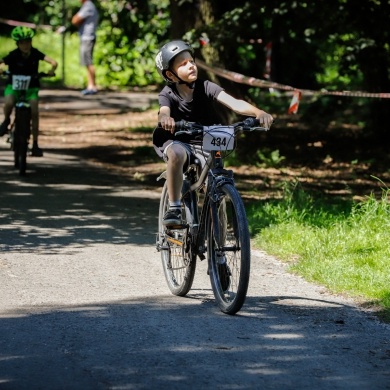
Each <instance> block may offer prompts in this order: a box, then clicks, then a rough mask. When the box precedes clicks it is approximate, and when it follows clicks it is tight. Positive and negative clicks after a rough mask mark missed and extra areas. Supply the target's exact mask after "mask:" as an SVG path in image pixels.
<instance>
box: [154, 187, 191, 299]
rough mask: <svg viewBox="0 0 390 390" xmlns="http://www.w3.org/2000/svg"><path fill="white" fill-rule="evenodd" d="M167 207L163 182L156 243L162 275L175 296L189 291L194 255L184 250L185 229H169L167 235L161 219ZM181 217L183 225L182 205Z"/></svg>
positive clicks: (166, 191)
mask: <svg viewBox="0 0 390 390" xmlns="http://www.w3.org/2000/svg"><path fill="white" fill-rule="evenodd" d="M168 208H169V201H168V189H167V183H166V182H165V184H164V187H163V190H162V194H161V199H160V209H159V217H158V232H159V234H158V240H159V243H158V244H159V247H160V253H161V260H162V266H163V270H164V276H165V279H166V282H167V284H168V287H169V289H170V291H171V293H172V294H173V295H177V296H185V295H186V294H187V293H188V291H190V289H191V287H192V283H193V281H194V275H195V269H196V256H195V255H193V254H192V252H191V251H188V252H186V249H188V247H189V246H187V245H185V241H186V240H187V239H188V237H187V233H186V229H177V230H176V229H175V230H171V231H170V234H169V236H168V235H167V232H166V228H165V226H163V224H162V220H163V217H164V214H165V212H166V211H167V209H168ZM187 212H189V210H187ZM182 218H183V225H185V224H186V220H187V217H186V210H185V208H184V207H183V209H182ZM170 236H171V237H170Z"/></svg>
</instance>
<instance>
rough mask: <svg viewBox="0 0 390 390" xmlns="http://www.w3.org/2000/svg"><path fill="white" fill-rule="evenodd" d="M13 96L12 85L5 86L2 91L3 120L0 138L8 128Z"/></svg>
mask: <svg viewBox="0 0 390 390" xmlns="http://www.w3.org/2000/svg"><path fill="white" fill-rule="evenodd" d="M15 100H16V97H15V94H14V90H13V89H12V85H7V86H6V88H5V91H4V107H3V112H4V120H3V122H2V123H1V125H0V136H3V135H4V134H5V133H6V132H7V131H8V126H9V124H10V122H11V119H10V118H11V114H12V109H13V107H14V105H15Z"/></svg>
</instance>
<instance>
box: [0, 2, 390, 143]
mask: <svg viewBox="0 0 390 390" xmlns="http://www.w3.org/2000/svg"><path fill="white" fill-rule="evenodd" d="M96 5H97V7H98V8H99V11H100V16H101V23H100V27H99V31H98V42H97V50H96V63H97V64H98V83H99V85H100V86H102V87H107V88H112V87H122V88H143V87H150V86H160V85H161V79H160V78H159V77H158V74H157V72H156V71H155V67H154V56H155V54H156V52H157V50H158V47H159V46H160V45H161V44H162V43H165V42H166V41H167V40H169V39H171V38H185V39H186V40H188V41H189V42H191V43H192V45H193V46H194V47H195V48H196V51H197V53H196V54H197V57H198V58H200V59H203V60H204V61H205V62H206V63H207V64H211V65H215V66H219V67H222V68H225V69H227V70H230V71H235V72H239V73H241V74H244V75H247V76H249V77H254V78H258V79H268V80H272V81H274V82H277V83H280V84H284V85H288V86H292V87H294V88H299V89H310V90H314V91H321V90H322V89H326V90H328V91H344V90H350V91H365V92H387V91H389V71H388V70H389V66H388V65H389V29H388V26H389V24H390V23H389V22H390V1H385V0H364V1H362V2H361V3H359V7H356V2H354V1H353V0H317V1H280V0H278V1H275V0H263V1H256V2H253V1H252V2H250V1H244V0H235V1H232V0H225V1H223V2H221V1H217V0H176V1H173V0H172V1H169V0H149V1H144V0H143V1H125V0H101V1H97V2H96ZM79 7H80V1H79V0H58V1H54V0H14V1H12V2H2V3H1V5H0V18H2V21H3V23H0V34H1V35H2V36H8V35H9V32H10V30H11V29H12V26H10V25H8V24H6V23H4V20H6V19H11V20H18V21H23V22H31V23H35V24H37V25H38V26H42V27H43V28H41V29H40V31H41V33H42V34H45V35H46V36H47V37H49V38H48V39H50V41H51V42H57V46H58V49H60V46H61V45H62V42H61V39H62V38H61V37H59V36H58V34H55V33H54V31H55V30H56V29H57V28H58V27H59V26H61V25H64V24H65V25H69V21H70V18H71V16H72V15H73V14H74V13H75V12H76V11H77V10H78V8H79ZM51 34H54V35H57V36H56V37H53V36H51ZM65 35H66V37H65V40H64V42H65V44H66V45H67V47H68V48H69V47H70V48H74V50H73V52H75V55H74V57H72V63H74V62H76V61H78V56H77V48H76V45H77V44H78V42H77V35H76V32H75V31H73V32H72V30H71V29H70V32H67V33H66V34H65ZM205 42H206V43H207V44H205V45H203V44H204V43H205ZM270 44H271V45H272V54H271V57H270V59H271V61H270V63H268V64H266V60H267V55H266V53H267V51H266V49H267V47H270V46H269V45H270ZM267 45H268V46H267ZM3 46H4V45H3ZM5 49H8V48H6V47H3V48H1V49H0V54H4V52H6V50H5ZM66 53H67V51H66ZM65 61H66V58H65ZM68 66H70V65H68V64H67V65H66V67H65V66H63V69H64V70H65V72H66V69H67V68H68ZM267 66H268V67H267ZM76 73H77V72H76ZM72 74H74V72H72V70H70V71H69V76H71V75H72ZM69 76H68V77H67V75H66V74H65V83H66V84H67V85H68V86H72V83H73V84H74V82H72V79H71V78H69ZM60 77H62V75H61V76H60ZM207 77H211V78H214V77H215V76H214V75H210V74H208V75H207ZM217 81H218V82H219V83H221V84H222V85H223V86H224V87H226V88H228V89H229V90H230V92H231V93H234V94H235V95H237V96H241V97H245V98H247V99H250V100H252V101H254V102H256V101H259V100H261V101H262V102H263V103H262V106H263V107H264V102H269V104H275V103H277V102H278V101H279V100H275V99H273V97H272V96H271V95H270V94H269V93H268V92H269V91H267V90H259V88H249V87H248V86H245V85H238V84H236V83H232V82H231V81H227V80H225V79H221V78H220V79H218V80H217ZM73 86H74V85H73ZM276 92H278V91H276ZM303 98H304V101H305V99H306V97H305V96H304V97H303ZM306 100H307V99H306ZM309 100H310V105H308V106H307V108H308V109H307V110H305V106H304V107H303V108H302V110H303V111H302V114H305V115H304V116H303V118H302V120H304V121H308V123H312V122H313V121H314V122H316V118H318V116H319V115H320V116H321V119H322V122H321V125H320V126H321V127H324V128H326V127H327V126H328V125H329V123H330V122H331V121H334V120H335V118H336V119H338V118H340V115H341V117H342V118H343V121H347V122H352V123H355V124H356V123H359V124H360V125H361V126H363V128H365V130H366V131H365V136H367V137H370V139H372V140H380V142H379V144H383V141H384V140H385V141H389V140H390V136H389V132H388V131H387V127H388V126H387V123H388V122H389V119H390V118H389V115H390V110H389V109H388V108H389V100H388V99H371V98H370V99H366V98H349V97H342V98H335V97H324V96H316V95H314V97H313V96H311V97H310V98H309ZM282 104H283V106H286V105H288V104H289V103H288V102H286V101H284V102H283V103H282Z"/></svg>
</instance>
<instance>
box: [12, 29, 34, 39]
mask: <svg viewBox="0 0 390 390" xmlns="http://www.w3.org/2000/svg"><path fill="white" fill-rule="evenodd" d="M34 35H35V31H34V30H33V29H32V28H30V27H22V26H18V27H15V28H14V29H13V30H12V32H11V37H12V39H14V40H15V41H21V40H24V39H31V38H32V37H33V36H34Z"/></svg>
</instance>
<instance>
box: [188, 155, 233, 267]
mask: <svg viewBox="0 0 390 390" xmlns="http://www.w3.org/2000/svg"><path fill="white" fill-rule="evenodd" d="M196 167H198V166H197V165H196ZM195 170H196V168H195ZM193 172H194V169H192V167H190V168H189V171H187V173H186V176H189V177H187V180H186V179H185V180H184V182H183V190H182V197H183V199H184V204H185V207H186V209H187V207H188V208H189V213H188V216H187V218H191V219H192V221H191V222H192V223H190V225H191V226H189V227H188V229H190V230H191V233H192V235H193V236H194V239H193V240H192V242H193V248H191V250H193V251H194V253H195V254H196V255H198V257H199V258H200V259H201V260H204V258H205V256H204V253H205V251H206V246H205V241H206V226H207V221H208V218H211V219H212V220H213V221H214V220H216V219H217V218H218V217H217V215H216V213H217V209H216V206H215V203H216V202H217V201H218V200H219V197H220V196H219V193H218V187H219V186H220V185H222V184H224V183H226V182H229V183H231V184H234V180H233V172H232V171H231V170H226V169H224V168H223V159H222V155H221V153H220V152H218V151H211V152H210V154H209V156H208V159H207V161H206V163H205V165H204V167H203V169H202V170H201V172H200V173H199V177H198V180H197V181H196V182H193V183H189V182H188V179H190V181H191V178H193ZM194 173H196V171H195V172H194ZM206 177H207V178H208V180H207V187H206V196H205V199H204V204H203V207H202V210H201V213H200V215H199V207H198V199H197V191H199V190H200V188H202V186H203V185H204V182H205V180H206ZM187 197H189V199H188V198H187ZM213 229H214V236H215V237H220V234H219V226H218V224H215V223H214V224H213ZM218 244H219V245H221V243H218Z"/></svg>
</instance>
